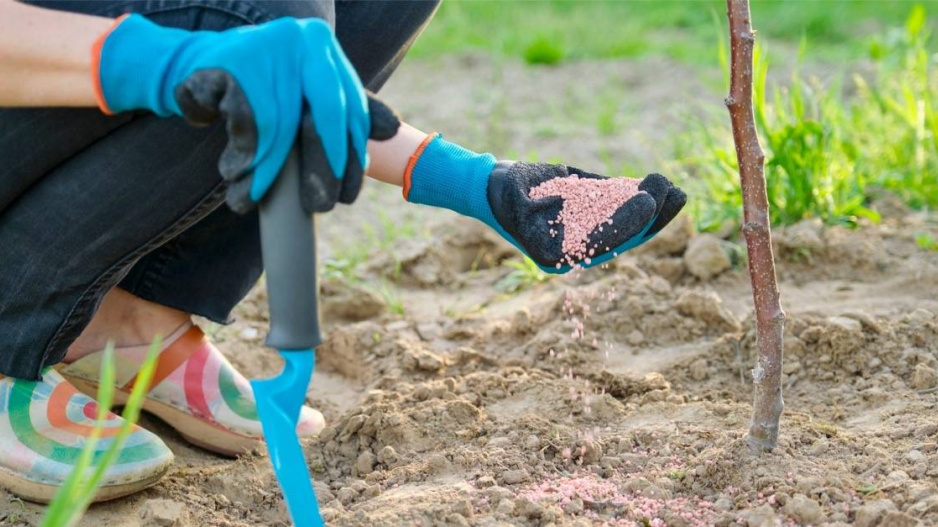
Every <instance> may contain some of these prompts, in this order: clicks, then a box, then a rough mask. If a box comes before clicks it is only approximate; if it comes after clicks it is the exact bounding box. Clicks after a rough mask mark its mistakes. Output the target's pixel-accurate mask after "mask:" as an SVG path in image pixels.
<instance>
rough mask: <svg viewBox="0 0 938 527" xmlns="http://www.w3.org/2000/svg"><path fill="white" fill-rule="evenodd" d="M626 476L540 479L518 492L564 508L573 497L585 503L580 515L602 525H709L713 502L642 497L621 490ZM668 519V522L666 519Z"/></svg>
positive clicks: (702, 526)
mask: <svg viewBox="0 0 938 527" xmlns="http://www.w3.org/2000/svg"><path fill="white" fill-rule="evenodd" d="M626 479H627V476H617V477H614V478H612V479H602V478H599V477H597V476H596V475H595V474H586V475H574V476H568V477H560V478H556V479H552V480H546V481H542V482H540V483H537V484H534V485H531V486H529V487H528V488H526V489H524V490H523V491H522V492H521V497H523V498H526V499H528V500H530V501H532V502H535V503H538V502H552V503H556V504H558V505H560V507H561V508H565V507H566V506H567V505H568V504H569V503H570V502H572V501H573V500H581V501H582V502H583V504H584V505H585V510H584V511H583V512H582V514H583V515H584V516H586V517H588V518H591V519H593V520H594V521H595V520H599V521H602V522H603V525H617V526H618V525H621V526H634V525H653V526H662V527H663V526H665V525H668V524H674V523H678V522H679V523H681V524H683V525H687V526H692V527H704V526H706V525H711V524H712V521H711V520H712V517H713V505H712V504H711V503H710V502H708V501H706V500H702V499H699V498H696V497H695V498H687V497H681V496H679V497H654V496H645V495H643V492H642V491H641V490H638V491H628V492H623V491H622V489H621V487H622V485H623V484H624V483H625V481H626ZM668 520H670V521H668Z"/></svg>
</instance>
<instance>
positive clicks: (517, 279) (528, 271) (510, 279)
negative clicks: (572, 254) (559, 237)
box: [495, 256, 550, 293]
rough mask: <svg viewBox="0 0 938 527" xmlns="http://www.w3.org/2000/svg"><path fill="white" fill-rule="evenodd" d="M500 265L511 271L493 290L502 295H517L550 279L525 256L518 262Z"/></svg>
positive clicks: (513, 260)
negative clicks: (502, 293)
mask: <svg viewBox="0 0 938 527" xmlns="http://www.w3.org/2000/svg"><path fill="white" fill-rule="evenodd" d="M502 265H503V266H504V267H508V268H510V269H512V271H511V272H510V273H508V274H507V275H505V277H504V278H502V279H501V280H499V281H498V283H496V284H495V288H496V289H498V290H499V291H502V292H504V293H518V292H520V291H523V290H525V289H528V288H529V287H532V286H534V285H537V284H541V283H544V282H546V281H547V280H549V279H550V275H548V274H547V273H545V272H544V271H541V268H540V267H538V266H537V264H536V263H534V260H531V259H530V258H528V257H527V256H524V257H523V258H522V259H520V260H519V259H511V260H506V261H505V262H503V263H502Z"/></svg>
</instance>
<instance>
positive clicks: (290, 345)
mask: <svg viewBox="0 0 938 527" xmlns="http://www.w3.org/2000/svg"><path fill="white" fill-rule="evenodd" d="M368 111H369V114H370V118H371V131H370V133H369V137H370V138H371V139H376V140H379V141H383V140H387V139H390V138H392V137H394V136H395V135H396V134H397V129H398V127H399V126H400V120H399V119H398V117H397V114H396V113H395V112H394V110H392V109H391V108H390V107H388V106H387V105H385V104H384V103H383V102H381V101H380V100H379V99H378V98H377V97H375V96H374V95H373V94H371V93H369V94H368ZM260 217H261V250H262V254H263V257H264V270H265V271H266V273H267V296H268V302H269V304H270V331H269V332H268V334H267V345H268V346H270V347H271V348H275V349H278V350H306V349H311V348H315V347H316V346H318V345H319V344H321V343H322V335H321V334H320V331H319V301H318V294H319V284H318V283H317V279H316V225H315V221H314V220H313V217H312V216H311V215H310V214H309V213H307V212H306V211H304V210H303V207H302V206H301V205H300V159H299V153H298V151H297V147H296V145H294V146H293V148H292V149H290V155H289V156H288V157H287V161H286V163H284V165H283V168H282V169H281V170H280V175H279V176H277V180H276V181H275V182H274V184H273V186H272V187H271V189H270V190H269V191H267V195H266V196H265V197H264V200H263V201H262V202H261V204H260Z"/></svg>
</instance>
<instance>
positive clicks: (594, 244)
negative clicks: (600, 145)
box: [404, 135, 686, 273]
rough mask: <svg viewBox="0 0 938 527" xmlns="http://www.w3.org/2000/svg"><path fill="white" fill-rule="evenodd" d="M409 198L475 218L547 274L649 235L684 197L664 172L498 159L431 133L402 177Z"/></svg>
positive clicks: (605, 256)
mask: <svg viewBox="0 0 938 527" xmlns="http://www.w3.org/2000/svg"><path fill="white" fill-rule="evenodd" d="M404 197H405V199H407V200H408V201H411V202H414V203H423V204H426V205H433V206H437V207H445V208H448V209H451V210H454V211H456V212H459V213H460V214H464V215H466V216H470V217H473V218H476V219H478V220H480V221H482V222H484V223H485V224H486V225H488V226H489V227H492V228H493V229H495V231H497V232H498V233H499V234H500V235H501V236H502V237H503V238H505V239H506V240H508V241H509V242H511V243H512V245H514V246H515V247H517V248H518V249H520V250H521V251H523V252H524V253H525V254H526V255H528V256H529V257H530V258H531V259H532V260H534V262H535V263H537V265H538V266H539V267H540V268H541V269H543V270H544V271H547V272H550V273H564V272H567V271H569V270H570V269H572V268H574V267H578V266H580V267H592V266H595V265H599V264H601V263H604V262H606V261H608V260H610V259H611V258H614V257H615V256H617V255H619V254H621V253H624V252H625V251H628V250H630V249H633V248H635V247H638V246H639V245H641V244H643V243H645V242H646V241H648V240H650V239H651V238H652V237H653V236H654V235H655V234H657V233H658V232H659V231H660V230H661V229H662V228H663V227H664V226H665V225H667V224H668V222H670V221H671V220H672V219H673V218H674V217H675V216H676V215H677V213H678V212H680V210H681V208H682V207H683V206H684V204H685V202H686V196H685V195H684V193H683V192H682V191H681V190H680V189H679V188H677V187H674V186H673V185H671V183H670V182H669V181H668V180H667V178H665V177H664V176H661V175H659V174H651V175H649V176H647V177H645V178H644V179H641V180H639V179H631V178H608V177H604V176H599V175H596V174H591V173H589V172H586V171H585V170H580V169H577V168H573V167H569V166H564V165H549V164H544V163H523V162H512V161H496V159H495V157H494V156H492V155H491V154H477V153H475V152H471V151H469V150H466V149H465V148H462V147H460V146H458V145H455V144H453V143H450V142H447V141H445V140H443V138H442V137H441V136H439V135H436V136H432V135H431V136H428V137H427V139H426V140H425V141H424V143H423V144H422V145H421V147H419V148H418V150H417V152H416V153H415V155H414V157H413V158H412V163H410V164H409V166H408V170H407V172H406V173H405V175H404Z"/></svg>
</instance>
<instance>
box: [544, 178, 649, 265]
mask: <svg viewBox="0 0 938 527" xmlns="http://www.w3.org/2000/svg"><path fill="white" fill-rule="evenodd" d="M640 183H641V180H638V179H631V178H610V179H592V178H581V177H579V176H578V175H577V174H571V175H570V176H569V177H558V178H554V179H551V180H548V181H545V182H543V183H541V184H540V185H538V186H536V187H534V188H532V189H531V191H530V192H529V193H528V196H529V197H530V198H531V199H542V198H549V197H553V196H560V197H561V198H563V208H562V209H561V210H560V215H559V216H557V219H555V220H553V221H552V222H548V223H549V224H551V225H563V228H564V231H563V244H562V248H563V253H564V255H565V256H566V260H567V263H569V264H571V265H572V264H573V263H576V262H581V261H585V262H586V263H587V264H589V263H590V257H591V256H593V254H594V253H595V249H597V248H587V246H586V242H587V239H588V238H589V235H590V234H591V233H592V232H593V231H594V230H596V229H599V230H602V229H603V226H604V225H612V216H613V214H615V213H616V211H617V210H619V207H621V206H622V205H624V204H625V202H627V201H628V200H630V199H631V198H632V197H634V196H635V195H636V194H638V193H639V192H640V191H639V190H638V185H639V184H640ZM609 228H611V227H609ZM556 232H557V231H556V229H551V235H552V236H555V235H556ZM598 249H603V250H607V249H606V248H605V247H600V248H598ZM557 267H560V264H559V263H558V264H557Z"/></svg>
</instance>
